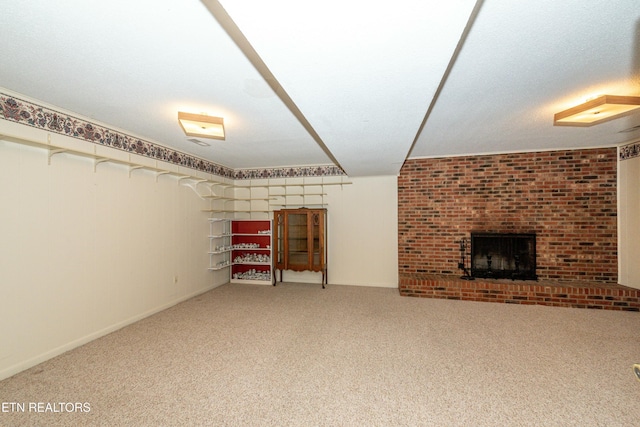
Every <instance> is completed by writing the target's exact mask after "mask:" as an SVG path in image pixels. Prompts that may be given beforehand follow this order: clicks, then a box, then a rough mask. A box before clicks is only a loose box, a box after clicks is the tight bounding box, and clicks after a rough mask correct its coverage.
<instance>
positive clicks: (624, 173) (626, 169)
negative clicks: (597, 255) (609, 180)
mask: <svg viewBox="0 0 640 427" xmlns="http://www.w3.org/2000/svg"><path fill="white" fill-rule="evenodd" d="M639 213H640V157H633V158H630V159H627V160H622V161H620V160H619V161H618V269H619V272H618V282H619V283H620V284H621V285H624V286H629V287H632V288H638V289H640V214H639Z"/></svg>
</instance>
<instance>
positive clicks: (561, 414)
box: [0, 283, 640, 426]
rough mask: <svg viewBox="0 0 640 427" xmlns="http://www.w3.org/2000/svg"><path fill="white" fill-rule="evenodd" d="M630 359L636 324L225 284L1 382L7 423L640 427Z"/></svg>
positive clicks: (625, 316)
mask: <svg viewBox="0 0 640 427" xmlns="http://www.w3.org/2000/svg"><path fill="white" fill-rule="evenodd" d="M635 362H640V314H639V313H629V312H610V311H609V312H606V311H599V310H584V309H571V308H552V307H541V306H519V305H518V306H514V305H508V304H492V303H479V302H467V301H448V300H431V299H418V298H406V297H400V296H399V295H398V291H397V290H394V289H379V288H364V287H349V286H328V287H327V289H325V290H323V289H321V288H320V286H319V285H308V284H290V283H283V284H278V286H277V287H270V286H255V285H238V284H229V285H224V286H222V287H219V288H217V289H214V290H213V291H210V292H208V293H206V294H203V295H201V296H199V297H196V298H194V299H192V300H189V301H187V302H185V303H182V304H180V305H178V306H175V307H173V308H171V309H169V310H166V311H164V312H162V313H159V314H157V315H155V316H152V317H150V318H147V319H145V320H143V321H140V322H138V323H136V324H134V325H131V326H129V327H127V328H124V329H122V330H120V331H117V332H115V333H113V334H110V335H108V336H106V337H104V338H101V339H99V340H96V341H94V342H92V343H89V344H87V345H85V346H83V347H80V348H78V349H76V350H73V351H70V352H68V353H65V354H63V355H61V356H59V357H57V358H55V359H52V360H50V361H48V362H45V363H43V364H41V365H38V366H36V367H34V368H32V369H30V370H28V371H25V372H22V373H20V374H18V375H16V376H14V377H11V378H9V379H7V380H4V381H2V382H0V402H2V403H3V410H6V409H11V411H9V412H6V411H5V412H2V413H0V425H2V426H21V425H24V426H36V425H37V426H61V425H69V426H72V425H73V426H78V425H83V426H85V425H102V426H161V425H162V426H173V425H176V426H179V425H185V426H205V425H206V426H209V425H211V426H225V425H228V426H365V425H366V426H430V425H434V426H457V425H459V426H471V425H474V426H519V425H522V426H527V425H532V426H534V425H535V426H543V425H544V426H554V425H557V426H574V425H575V426H633V425H638V423H639V422H640V421H639V420H640V382H639V381H637V380H636V379H635V377H634V376H633V372H632V369H631V367H632V365H633V363H635ZM11 402H15V403H18V404H22V405H23V406H24V412H23V411H21V410H20V409H21V408H20V406H15V405H14V406H13V407H10V405H7V404H8V403H11ZM38 402H39V403H41V405H40V406H37V403H38ZM75 402H77V403H79V404H80V405H79V406H75V405H67V403H75ZM47 404H49V407H47ZM30 405H31V407H30ZM56 405H57V406H56ZM30 409H31V410H30ZM71 409H73V412H66V411H70V410H71ZM87 409H89V412H81V411H80V410H82V411H86V410H87ZM47 410H49V411H47ZM56 410H57V411H58V412H51V411H56Z"/></svg>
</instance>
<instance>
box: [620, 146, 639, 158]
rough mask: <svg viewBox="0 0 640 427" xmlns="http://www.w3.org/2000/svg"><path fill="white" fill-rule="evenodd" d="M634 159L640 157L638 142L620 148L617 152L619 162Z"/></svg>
mask: <svg viewBox="0 0 640 427" xmlns="http://www.w3.org/2000/svg"><path fill="white" fill-rule="evenodd" d="M634 157H640V141H636V142H632V143H631V144H628V145H625V146H622V147H620V149H619V150H618V159H619V160H620V161H622V160H629V159H633V158H634Z"/></svg>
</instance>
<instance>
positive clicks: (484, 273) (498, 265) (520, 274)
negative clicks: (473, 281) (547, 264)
mask: <svg viewBox="0 0 640 427" xmlns="http://www.w3.org/2000/svg"><path fill="white" fill-rule="evenodd" d="M471 275H472V276H473V277H484V278H494V279H513V280H536V279H537V276H536V235H535V234H503V233H476V232H472V233H471Z"/></svg>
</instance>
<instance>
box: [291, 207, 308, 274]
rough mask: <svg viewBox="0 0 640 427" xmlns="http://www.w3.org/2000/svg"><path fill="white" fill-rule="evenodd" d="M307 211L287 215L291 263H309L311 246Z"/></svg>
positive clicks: (293, 264) (303, 264) (300, 264)
mask: <svg viewBox="0 0 640 427" xmlns="http://www.w3.org/2000/svg"><path fill="white" fill-rule="evenodd" d="M307 219H308V215H307V212H302V213H289V214H288V215H287V222H288V224H287V231H288V235H287V245H288V251H289V265H291V266H295V265H297V266H306V265H309V247H308V243H307Z"/></svg>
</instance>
